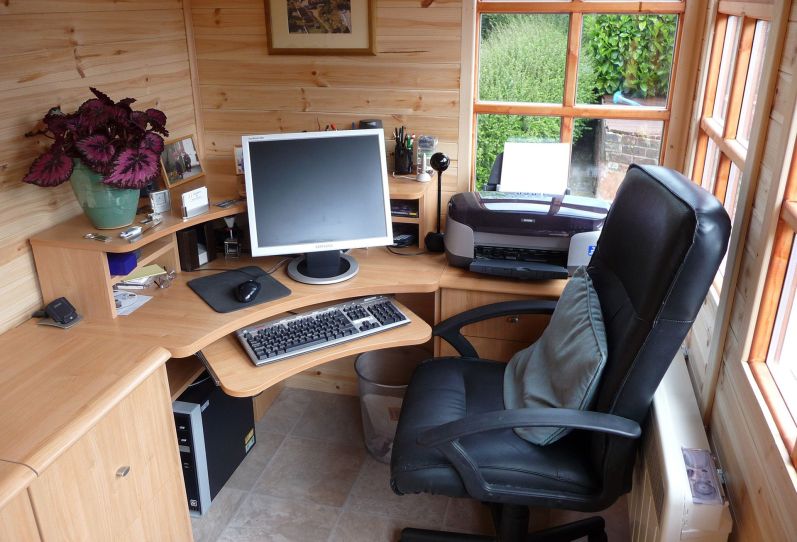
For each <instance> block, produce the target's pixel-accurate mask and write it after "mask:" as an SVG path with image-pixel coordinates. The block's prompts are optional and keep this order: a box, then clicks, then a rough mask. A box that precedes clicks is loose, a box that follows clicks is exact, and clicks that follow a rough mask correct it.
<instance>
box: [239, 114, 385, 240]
mask: <svg viewBox="0 0 797 542" xmlns="http://www.w3.org/2000/svg"><path fill="white" fill-rule="evenodd" d="M242 141H243V151H244V175H245V179H246V193H247V207H248V212H249V230H250V234H251V240H252V255H253V256H269V255H274V254H294V253H304V252H316V251H328V250H335V249H346V248H360V247H368V246H378V245H389V244H391V243H392V242H393V233H392V227H391V220H390V196H389V187H388V182H387V164H386V160H385V144H384V133H383V131H382V130H381V129H375V130H350V131H349V130H347V131H339V132H338V131H331V132H304V133H295V134H272V135H260V136H244V137H243V138H242Z"/></svg>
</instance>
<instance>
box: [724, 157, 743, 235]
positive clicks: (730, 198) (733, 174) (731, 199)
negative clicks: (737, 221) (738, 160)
mask: <svg viewBox="0 0 797 542" xmlns="http://www.w3.org/2000/svg"><path fill="white" fill-rule="evenodd" d="M741 180H742V170H740V169H739V168H738V167H736V164H731V171H730V173H729V174H728V187H727V188H726V189H725V201H724V203H723V205H725V210H726V211H728V216H730V217H731V222H733V215H734V213H735V212H736V200H737V199H739V188H741V184H742V183H741V182H740V181H741Z"/></svg>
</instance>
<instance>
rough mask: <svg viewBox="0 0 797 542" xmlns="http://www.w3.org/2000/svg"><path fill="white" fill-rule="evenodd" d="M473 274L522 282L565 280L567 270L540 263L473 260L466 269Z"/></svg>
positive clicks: (558, 266)
mask: <svg viewBox="0 0 797 542" xmlns="http://www.w3.org/2000/svg"><path fill="white" fill-rule="evenodd" d="M468 269H470V270H471V271H473V272H474V273H482V274H484V275H495V276H498V277H510V278H516V279H523V280H548V279H566V278H567V269H565V268H564V267H562V266H560V265H554V264H550V263H542V262H518V261H511V260H486V259H479V260H473V261H472V262H471V263H470V266H469V267H468Z"/></svg>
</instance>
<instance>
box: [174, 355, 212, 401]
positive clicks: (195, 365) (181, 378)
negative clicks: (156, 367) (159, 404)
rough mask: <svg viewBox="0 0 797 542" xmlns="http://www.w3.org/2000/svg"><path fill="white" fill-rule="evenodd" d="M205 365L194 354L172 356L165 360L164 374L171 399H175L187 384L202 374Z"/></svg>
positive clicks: (186, 387)
mask: <svg viewBox="0 0 797 542" xmlns="http://www.w3.org/2000/svg"><path fill="white" fill-rule="evenodd" d="M204 370H205V366H204V365H203V364H202V362H201V361H199V358H197V357H196V356H189V357H187V358H172V359H170V360H169V361H167V362H166V374H167V375H168V377H169V393H170V394H171V396H172V401H174V400H175V399H177V398H178V397H179V396H180V394H181V393H183V392H184V391H185V390H186V389H188V386H189V385H190V384H191V382H193V381H194V380H196V378H197V377H198V376H199V375H201V374H202V371H204Z"/></svg>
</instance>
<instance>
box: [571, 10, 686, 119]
mask: <svg viewBox="0 0 797 542" xmlns="http://www.w3.org/2000/svg"><path fill="white" fill-rule="evenodd" d="M677 24H678V17H677V16H676V15H628V14H600V15H594V14H593V15H585V16H584V25H583V31H582V34H581V53H580V55H579V65H578V94H577V96H576V101H577V102H578V103H609V104H611V103H613V104H616V105H630V106H637V105H654V106H662V107H663V106H665V105H666V103H667V92H668V89H669V85H670V74H671V72H672V60H673V51H674V46H675V35H676V28H677Z"/></svg>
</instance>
